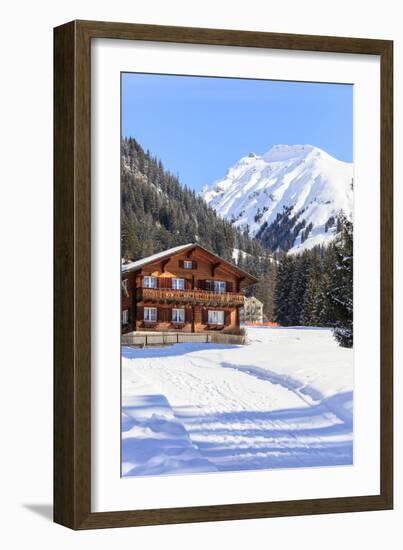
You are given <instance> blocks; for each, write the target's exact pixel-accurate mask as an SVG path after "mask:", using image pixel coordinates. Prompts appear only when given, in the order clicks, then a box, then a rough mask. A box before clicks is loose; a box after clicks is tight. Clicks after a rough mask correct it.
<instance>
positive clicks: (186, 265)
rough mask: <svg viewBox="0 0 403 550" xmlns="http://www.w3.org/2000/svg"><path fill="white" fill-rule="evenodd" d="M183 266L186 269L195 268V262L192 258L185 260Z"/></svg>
mask: <svg viewBox="0 0 403 550" xmlns="http://www.w3.org/2000/svg"><path fill="white" fill-rule="evenodd" d="M183 267H184V269H193V262H192V261H191V260H184V261H183Z"/></svg>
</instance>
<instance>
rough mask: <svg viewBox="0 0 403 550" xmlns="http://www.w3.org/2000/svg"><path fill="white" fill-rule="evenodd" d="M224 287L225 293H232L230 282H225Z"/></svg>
mask: <svg viewBox="0 0 403 550" xmlns="http://www.w3.org/2000/svg"><path fill="white" fill-rule="evenodd" d="M225 286H226V291H227V292H232V291H233V288H234V286H233V283H232V282H230V281H227V282H226V283H225Z"/></svg>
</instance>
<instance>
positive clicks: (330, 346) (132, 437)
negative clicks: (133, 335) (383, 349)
mask: <svg viewBox="0 0 403 550" xmlns="http://www.w3.org/2000/svg"><path fill="white" fill-rule="evenodd" d="M248 331H249V334H250V337H251V344H250V345H249V346H243V347H238V346H222V345H214V344H203V345H199V344H179V345H175V346H172V347H170V348H156V349H144V350H139V349H129V348H124V352H123V396H122V397H123V407H122V474H123V475H155V474H174V473H176V474H179V473H195V472H211V471H225V470H229V471H238V470H254V469H262V468H286V467H301V466H331V465H340V464H351V463H352V353H349V352H351V350H344V349H341V348H338V346H337V344H335V342H334V341H333V339H332V337H331V334H330V331H327V330H305V331H301V330H298V329H248ZM315 344H316V348H317V349H316V350H315V348H312V346H315ZM301 345H302V349H301ZM326 349H327V351H328V354H327V362H326V361H323V360H320V357H321V356H323V352H324V351H325V350H326ZM296 350H298V352H299V353H298V355H296ZM286 351H287V353H288V363H287V361H285V360H284V359H285V357H284V353H285V352H286ZM345 352H347V353H345ZM319 361H320V362H319ZM251 362H252V363H253V364H251ZM315 362H316V363H317V364H313V363H315ZM308 363H309V365H308ZM338 371H339V372H338ZM317 373H318V375H317Z"/></svg>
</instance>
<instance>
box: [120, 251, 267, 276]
mask: <svg viewBox="0 0 403 550" xmlns="http://www.w3.org/2000/svg"><path fill="white" fill-rule="evenodd" d="M194 246H197V247H198V248H200V249H201V250H204V251H205V252H207V253H208V254H210V255H211V256H213V257H215V258H217V259H219V260H221V261H222V262H223V263H225V264H227V265H228V266H231V267H232V268H233V269H235V270H237V271H238V272H239V273H243V274H244V275H245V276H247V277H248V278H249V279H250V280H251V281H252V283H253V282H257V279H256V277H254V276H253V275H251V274H250V273H248V272H247V271H244V270H243V269H239V267H237V266H236V265H234V264H233V263H231V262H228V261H226V260H223V259H222V258H220V257H219V256H217V254H215V253H214V252H211V251H210V250H207V248H204V246H201V245H200V244H197V243H187V244H182V245H180V246H174V247H173V248H168V249H167V250H163V251H162V252H158V253H157V254H152V255H151V256H147V257H146V258H141V259H140V260H136V261H135V262H128V263H126V264H122V273H125V272H127V271H133V270H136V269H140V268H141V267H143V266H145V265H147V264H151V263H153V262H155V261H157V260H162V258H165V257H166V256H172V255H173V254H177V253H178V252H182V251H183V250H187V249H188V248H192V247H194Z"/></svg>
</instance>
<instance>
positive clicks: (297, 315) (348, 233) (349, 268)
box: [273, 213, 353, 347]
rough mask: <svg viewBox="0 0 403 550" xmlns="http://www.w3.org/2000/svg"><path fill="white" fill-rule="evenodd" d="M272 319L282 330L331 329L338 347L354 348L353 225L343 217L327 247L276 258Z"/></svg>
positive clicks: (338, 222)
mask: <svg viewBox="0 0 403 550" xmlns="http://www.w3.org/2000/svg"><path fill="white" fill-rule="evenodd" d="M276 271H277V273H276V282H275V288H274V295H273V313H274V319H275V320H276V321H277V322H278V323H279V324H280V325H282V326H296V325H298V326H301V325H302V326H322V327H331V328H333V333H334V336H335V338H336V340H337V341H338V343H339V344H340V345H341V346H344V347H352V345H353V224H352V222H350V221H349V220H348V219H347V218H346V216H345V215H344V214H343V213H340V215H339V216H338V219H337V235H336V238H335V240H334V241H332V242H331V243H330V244H329V245H328V246H327V247H323V246H322V247H320V246H317V247H315V248H312V249H311V250H306V251H304V252H302V253H300V254H295V255H290V254H285V253H281V254H280V255H278V266H277V270H276Z"/></svg>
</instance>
